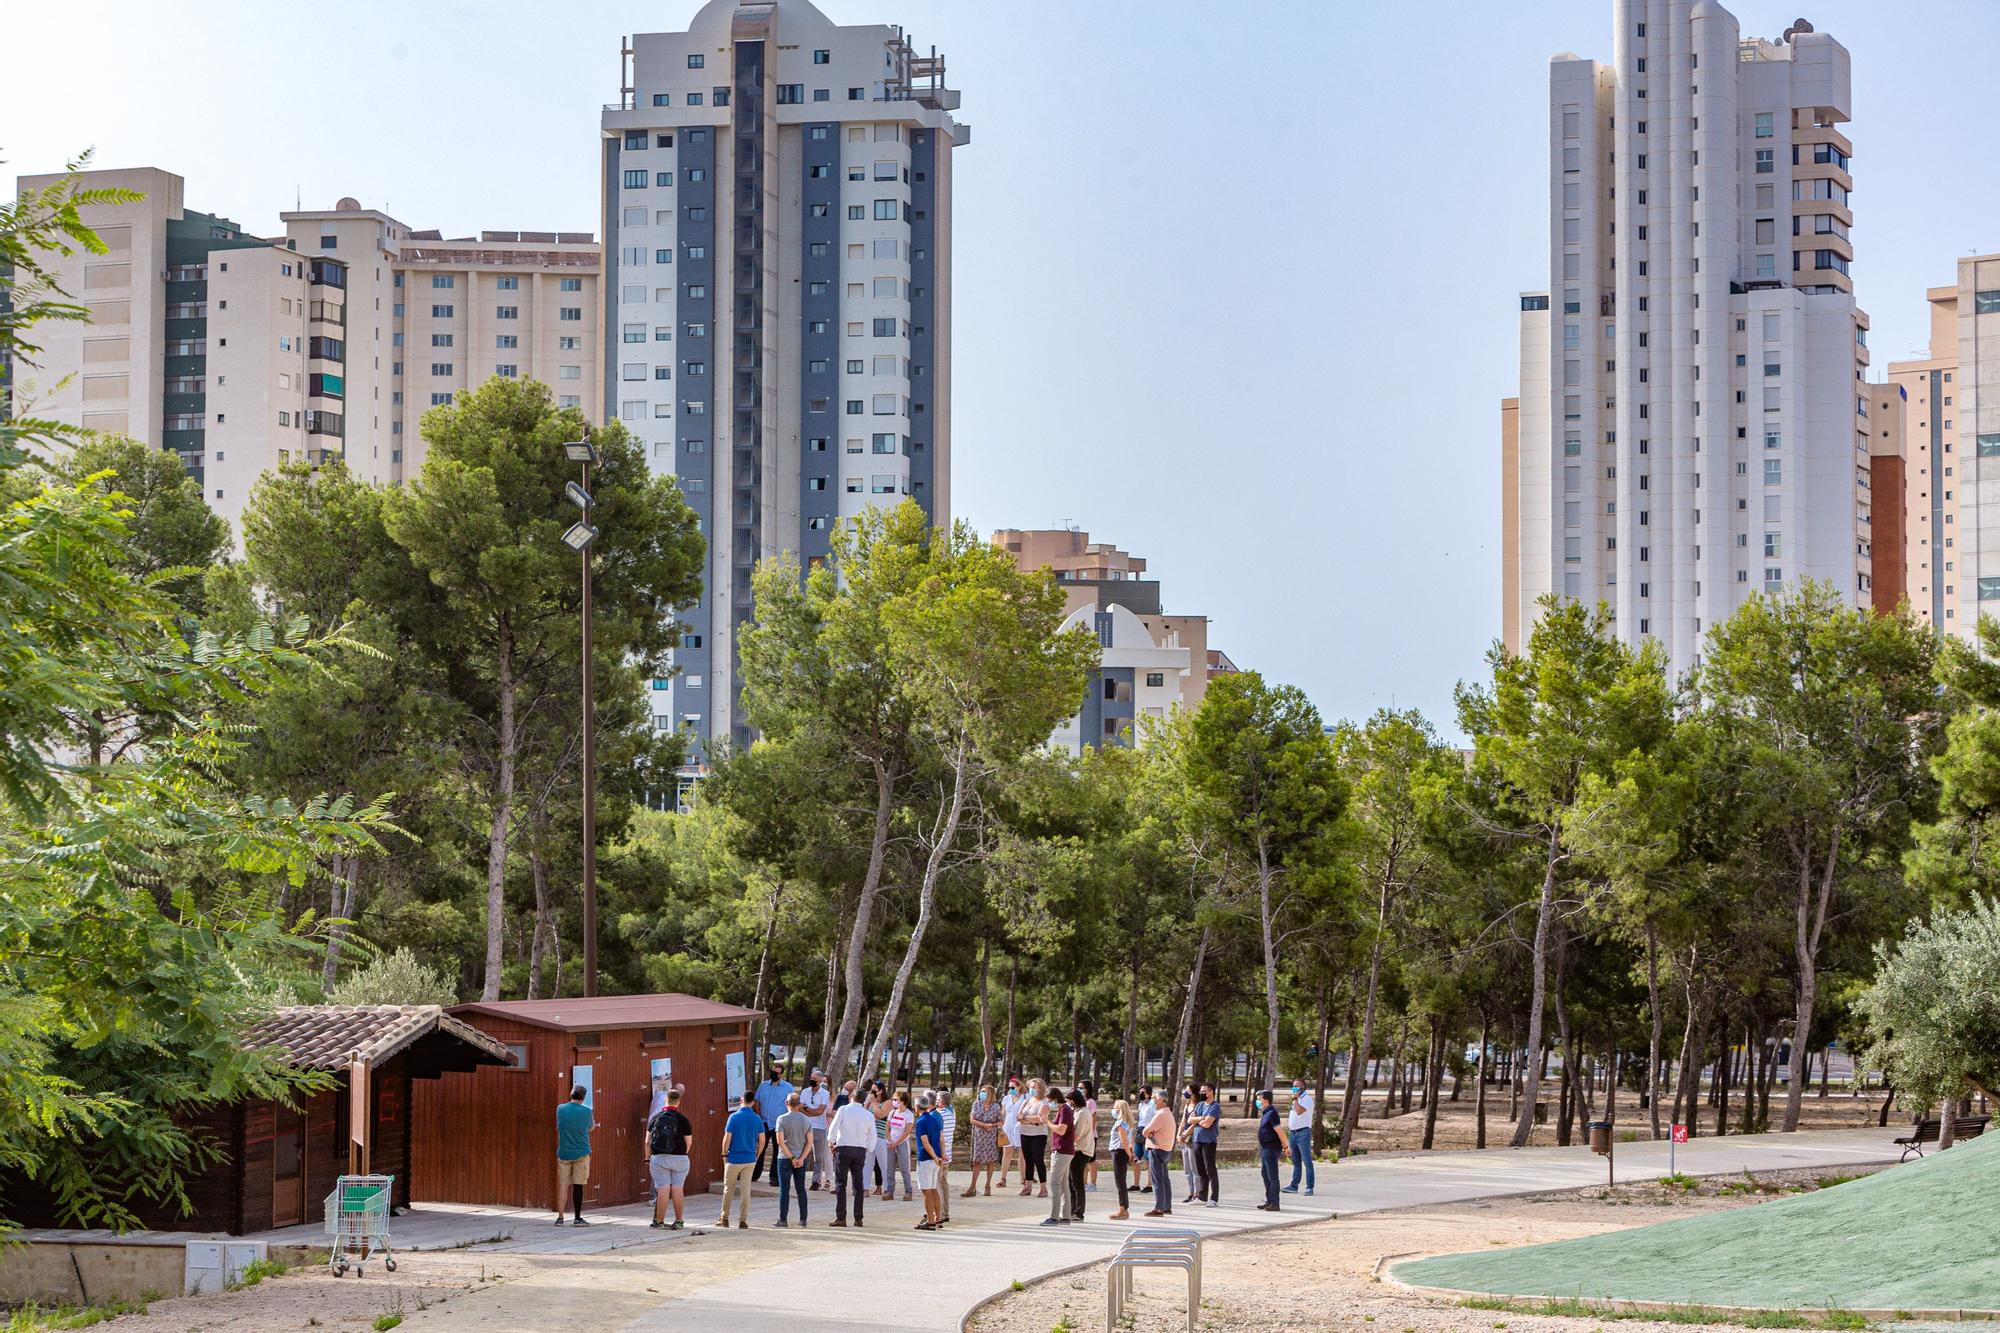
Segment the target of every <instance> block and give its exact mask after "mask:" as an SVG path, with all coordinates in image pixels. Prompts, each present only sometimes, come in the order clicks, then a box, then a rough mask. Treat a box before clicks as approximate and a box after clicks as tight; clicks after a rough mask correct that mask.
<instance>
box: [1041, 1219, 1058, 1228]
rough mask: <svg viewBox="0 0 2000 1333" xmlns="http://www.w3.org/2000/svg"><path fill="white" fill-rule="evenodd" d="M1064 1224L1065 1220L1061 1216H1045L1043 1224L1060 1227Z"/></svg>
mask: <svg viewBox="0 0 2000 1333" xmlns="http://www.w3.org/2000/svg"><path fill="white" fill-rule="evenodd" d="M1062 1224H1063V1220H1062V1219H1061V1218H1060V1217H1045V1218H1043V1219H1042V1225H1043V1226H1045V1227H1059V1226H1061V1225H1062Z"/></svg>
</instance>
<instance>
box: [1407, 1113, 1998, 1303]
mask: <svg viewBox="0 0 2000 1333" xmlns="http://www.w3.org/2000/svg"><path fill="white" fill-rule="evenodd" d="M1996 1202H2000V1133H1996V1134H1992V1135H1985V1136H1982V1137H1980V1138H1977V1139H1974V1140H1971V1141H1970V1142H1968V1143H1965V1144H1962V1145H1960V1146H1958V1147H1955V1148H1953V1149H1951V1150H1950V1151H1949V1152H1944V1153H1934V1154H1933V1155H1932V1156H1930V1157H1927V1158H1925V1159H1924V1160H1922V1161H1913V1162H1911V1163H1910V1164H1909V1165H1907V1166H1901V1167H1897V1168H1895V1169H1893V1170H1889V1171H1881V1172H1878V1173H1876V1174H1875V1175H1872V1176H1867V1177H1864V1178H1863V1179H1860V1180H1852V1181H1848V1182H1847V1183H1845V1184H1841V1185H1835V1186H1833V1187H1832V1188H1830V1189H1823V1190H1818V1191H1815V1192H1814V1193H1811V1194H1799V1195H1793V1196H1792V1197H1790V1198H1785V1199H1778V1200H1774V1201H1773V1202H1770V1203H1762V1204H1756V1205H1753V1206H1750V1207H1746V1208H1737V1209H1732V1210H1730V1211H1729V1212H1723V1213H1709V1214H1705V1215H1703V1216H1701V1217H1690V1218H1684V1219H1682V1220H1680V1221H1676V1222H1663V1223H1660V1224H1658V1225H1657V1226H1649V1227H1635V1228H1633V1229H1631V1230H1627V1231H1615V1232H1607V1233H1606V1234H1604V1235H1601V1236H1589V1237H1585V1238H1582V1239H1579V1240H1565V1241H1556V1242H1553V1243H1551V1244H1547V1245H1529V1246H1523V1247H1520V1248H1517V1249H1506V1250H1489V1251H1484V1252H1479V1253H1471V1254H1446V1255H1439V1256H1437V1257H1435V1258H1431V1259H1415V1260H1410V1261H1408V1262H1405V1263H1401V1264H1398V1265H1396V1267H1395V1269H1394V1274H1395V1276H1396V1277H1398V1278H1400V1279H1401V1280H1402V1281H1404V1282H1410V1283H1414V1284H1416V1285H1419V1286H1426V1287H1454V1288H1458V1289H1460V1290H1465V1291H1479V1292H1494V1293H1499V1294H1503V1295H1516V1296H1555V1297H1563V1296H1596V1297H1610V1298H1614V1299H1619V1300H1632V1301H1671V1302H1674V1303H1677V1304H1687V1305H1746V1306H1759V1307H1764V1308H1771V1309H1812V1308H1828V1307H1833V1308H1840V1309H1849V1310H1862V1309H1879V1310H2000V1208H1996V1206H1995V1205H1996Z"/></svg>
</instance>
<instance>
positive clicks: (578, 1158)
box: [556, 1084, 597, 1227]
mask: <svg viewBox="0 0 2000 1333" xmlns="http://www.w3.org/2000/svg"><path fill="white" fill-rule="evenodd" d="M588 1095H589V1092H588V1090H587V1089H585V1088H584V1087H583V1086H582V1085H581V1084H579V1085H577V1086H576V1087H574V1088H571V1089H570V1090H569V1100H568V1101H566V1102H564V1103H563V1104H562V1105H561V1106H558V1107H557V1108H556V1225H557V1226H561V1225H562V1224H563V1200H564V1199H568V1200H569V1202H570V1210H571V1212H572V1213H573V1214H574V1216H575V1219H576V1220H575V1223H574V1225H576V1226H580V1227H586V1226H589V1225H590V1223H588V1222H586V1221H584V1220H583V1187H584V1186H585V1185H588V1184H589V1183H590V1131H591V1130H593V1129H595V1128H596V1127H597V1117H596V1116H594V1115H592V1114H591V1111H590V1108H589V1107H588V1106H585V1105H584V1104H583V1099H584V1098H585V1097H586V1096H588Z"/></svg>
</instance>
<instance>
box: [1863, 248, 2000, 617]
mask: <svg viewBox="0 0 2000 1333" xmlns="http://www.w3.org/2000/svg"><path fill="white" fill-rule="evenodd" d="M1982 264H1984V265H1985V266H1986V271H1985V277H1986V279H1987V280H1989V281H1990V282H1991V284H1992V285H1993V286H1994V287H1996V288H2000V256H1996V255H1985V256H1972V257H1969V258H1966V259H1963V260H1961V261H1959V282H1958V283H1957V284H1955V285H1953V286H1950V287H1933V288H1931V289H1930V290H1929V291H1927V292H1925V293H1924V295H1925V297H1926V299H1927V300H1928V302H1929V304H1930V311H1931V336H1930V355H1928V356H1926V357H1922V358H1918V359H1915V360H1910V361H1891V362H1890V363H1889V383H1890V384H1893V385H1895V386H1897V387H1898V388H1900V389H1901V390H1902V391H1903V395H1904V417H1905V422H1906V431H1905V455H1906V456H1905V459H1904V510H1905V523H1904V535H1905V551H1906V556H1905V559H1906V563H1907V565H1908V567H1909V586H1908V588H1907V589H1906V592H1907V595H1908V597H1909V601H1910V609H1911V610H1913V611H1914V612H1915V613H1916V615H1917V618H1918V619H1919V620H1922V621H1924V622H1925V623H1926V624H1929V625H1932V626H1935V627H1936V628H1938V629H1941V630H1944V631H1946V632H1949V633H1953V634H1958V635H1960V636H1962V637H1964V638H1967V639H1970V638H1971V637H1972V634H1973V631H1974V629H1975V628H1976V627H1977V625H1978V611H1977V608H1976V606H1975V607H1973V608H1970V609H1968V610H1965V611H1961V609H1960V603H1959V593H1960V587H1961V585H1962V584H1965V583H1971V584H1972V587H1973V592H1974V594H1975V595H1974V597H1973V598H1972V600H1973V601H1974V602H1977V600H1978V598H1977V595H1976V594H1977V591H1978V585H1977V583H1976V581H1975V580H1976V575H1975V578H1974V579H1960V578H1959V577H1958V572H1959V570H1960V569H1966V570H1972V569H1973V568H1974V567H1973V566H1972V565H1971V564H1965V565H1961V564H1960V563H1959V562H1960V561H1961V560H1969V559H1970V555H1969V552H1971V551H1972V550H1974V549H1976V548H1975V547H1974V545H1973V542H1972V537H1973V534H1972V532H1971V531H1970V529H1969V528H1966V529H1961V526H1960V524H1959V516H1960V515H1959V506H1958V498H1957V496H1958V491H1959V489H1960V485H1961V483H1963V482H1964V481H1965V480H1966V479H1967V474H1966V473H1965V472H1963V471H1962V469H1963V468H1967V467H1970V466H1971V465H1972V463H1974V462H1976V461H1977V460H1976V459H1972V460H1969V459H1966V458H1964V457H1962V456H1961V455H1960V453H1959V450H1958V441H1959V438H1960V433H1959V429H1958V423H1959V421H1960V419H1961V417H1963V419H1965V420H1967V421H1970V420H1972V414H1973V398H1972V395H1971V394H1969V393H1965V392H1964V391H1962V390H1961V389H1960V386H1959V384H1958V383H1957V380H1958V373H1959V337H1960V324H1959V312H1960V310H1961V309H1965V310H1967V311H1970V312H1972V313H1971V315H1970V318H1969V319H1968V320H1967V323H1968V324H1969V325H1971V327H1970V328H1968V329H1967V330H1966V332H1967V333H1968V334H1970V335H1972V336H1974V337H1975V338H1976V336H1977V332H1978V329H1979V319H1978V305H1979V301H1978V285H1977V284H1978V282H1979V280H1980V276H1981V274H1980V269H1981V266H1982ZM1961 288H1963V290H1962V291H1961ZM1987 295H1988V296H1989V297H2000V293H1995V292H1988V293H1987ZM1990 304H1992V305H1993V309H1992V310H1990V311H1989V312H1988V320H1987V322H1986V323H1987V336H1989V337H1991V336H1993V335H1994V334H1996V333H2000V318H1995V316H2000V300H1996V301H1994V302H1990ZM1990 345H1991V344H1989V346H1990ZM1968 387H1970V386H1968ZM1994 429H1996V430H2000V426H1996V427H1995V428H1994Z"/></svg>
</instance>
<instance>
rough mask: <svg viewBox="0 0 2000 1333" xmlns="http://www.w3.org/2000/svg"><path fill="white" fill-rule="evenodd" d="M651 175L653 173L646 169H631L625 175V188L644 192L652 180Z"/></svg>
mask: <svg viewBox="0 0 2000 1333" xmlns="http://www.w3.org/2000/svg"><path fill="white" fill-rule="evenodd" d="M651 175H652V173H650V172H648V171H647V170H646V169H645V168H644V167H634V168H631V169H629V170H627V171H626V173H625V188H626V189H628V190H643V189H645V188H646V183H647V181H648V180H650V179H651Z"/></svg>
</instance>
